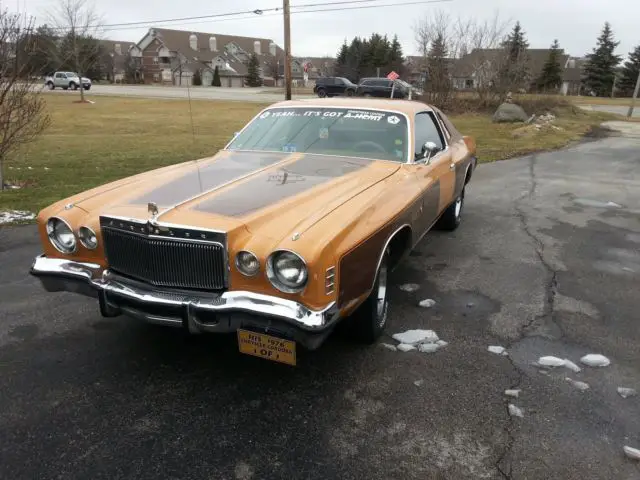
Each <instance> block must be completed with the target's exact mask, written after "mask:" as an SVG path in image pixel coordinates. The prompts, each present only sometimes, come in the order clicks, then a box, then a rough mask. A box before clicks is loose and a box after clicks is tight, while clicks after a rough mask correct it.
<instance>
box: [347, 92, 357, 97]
mask: <svg viewBox="0 0 640 480" xmlns="http://www.w3.org/2000/svg"><path fill="white" fill-rule="evenodd" d="M354 94H355V92H354V91H353V90H347V97H353V95H354Z"/></svg>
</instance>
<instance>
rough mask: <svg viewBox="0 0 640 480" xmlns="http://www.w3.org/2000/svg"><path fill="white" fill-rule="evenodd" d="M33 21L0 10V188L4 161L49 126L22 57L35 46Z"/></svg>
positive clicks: (37, 88)
mask: <svg viewBox="0 0 640 480" xmlns="http://www.w3.org/2000/svg"><path fill="white" fill-rule="evenodd" d="M32 34H33V23H32V22H28V23H26V24H25V22H23V18H22V17H21V16H20V15H16V14H11V13H8V12H7V11H6V10H2V11H0V190H3V189H4V175H3V173H4V161H5V160H6V158H7V155H9V154H10V153H12V152H14V151H15V150H16V149H18V148H19V147H20V146H21V145H24V144H25V143H28V142H30V141H32V140H34V139H35V138H36V137H37V136H38V135H39V134H40V133H42V132H43V130H44V129H45V128H46V127H47V126H48V125H49V116H48V115H47V114H46V112H45V103H44V99H43V98H42V96H41V94H40V91H41V88H42V87H41V85H40V82H39V79H38V78H37V77H33V76H32V75H31V68H30V66H29V64H28V62H27V61H26V60H27V59H26V58H22V57H23V56H25V55H27V54H28V52H29V48H30V46H33V45H35V41H34V40H33V39H32Z"/></svg>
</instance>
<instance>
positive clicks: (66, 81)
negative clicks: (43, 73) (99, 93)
mask: <svg viewBox="0 0 640 480" xmlns="http://www.w3.org/2000/svg"><path fill="white" fill-rule="evenodd" d="M44 85H45V87H47V88H48V89H49V90H53V89H54V88H56V87H57V88H62V89H63V90H68V89H69V88H70V89H71V90H77V89H78V88H80V85H82V88H84V89H85V90H89V89H90V88H91V80H90V79H88V78H85V77H82V80H81V79H80V77H79V76H78V74H77V73H75V72H55V73H54V74H53V76H51V77H47V78H45V79H44Z"/></svg>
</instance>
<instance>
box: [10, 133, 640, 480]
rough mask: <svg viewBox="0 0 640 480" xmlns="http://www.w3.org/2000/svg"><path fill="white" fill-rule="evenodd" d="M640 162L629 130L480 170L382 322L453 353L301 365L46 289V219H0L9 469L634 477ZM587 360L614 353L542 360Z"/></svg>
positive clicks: (340, 347) (326, 357)
mask: <svg viewBox="0 0 640 480" xmlns="http://www.w3.org/2000/svg"><path fill="white" fill-rule="evenodd" d="M639 168H640V139H638V138H624V137H614V138H607V139H604V140H599V141H593V142H589V143H582V144H580V145H577V146H575V147H573V148H571V149H567V150H563V151H559V152H555V153H548V154H541V155H534V156H531V157H526V158H521V159H516V160H511V161H505V162H499V163H495V164H490V165H482V166H480V167H479V168H478V170H477V172H476V174H475V176H474V178H473V179H472V184H471V187H470V188H469V190H468V192H467V202H466V206H465V211H464V216H465V218H464V220H463V224H462V226H461V227H460V228H459V229H458V231H456V232H454V233H452V234H443V233H433V234H430V235H428V236H427V237H426V238H425V239H424V240H423V241H422V243H421V244H420V245H419V248H418V250H417V251H416V252H414V253H413V254H412V256H410V257H409V258H408V259H407V261H406V262H405V263H404V264H403V265H402V267H401V268H400V269H399V270H398V271H396V273H395V275H394V276H395V283H396V284H397V285H400V284H404V283H407V282H413V283H418V284H419V285H420V289H419V290H418V291H417V292H414V293H407V292H404V291H402V290H400V289H399V288H394V289H393V291H392V302H393V306H392V310H391V320H392V325H391V328H390V333H395V332H400V331H403V330H406V329H409V328H430V329H433V330H435V331H436V332H437V333H438V334H439V336H440V337H441V338H442V339H444V340H446V341H447V342H449V345H448V346H446V347H445V348H443V349H441V350H439V351H438V352H436V353H432V354H426V353H416V352H409V353H401V352H394V351H389V350H387V349H385V348H383V347H381V346H374V347H370V348H362V347H355V346H353V345H351V344H349V342H348V341H347V340H346V339H344V338H342V337H341V336H340V335H335V336H334V337H332V338H331V339H330V341H329V342H328V343H327V344H326V345H325V346H324V347H323V348H322V349H321V350H319V351H317V352H314V353H307V354H303V355H301V358H300V359H299V365H298V367H296V368H290V367H286V366H281V365H278V364H272V363H267V362H266V361H261V360H259V359H255V358H251V357H245V356H241V355H240V354H239V353H237V351H236V349H237V347H236V344H235V339H234V338H233V337H212V336H202V337H191V338H189V337H185V336H182V335H180V333H179V332H176V331H174V330H172V329H164V328H161V327H152V326H147V325H142V324H139V323H137V322H135V321H133V320H128V319H126V318H123V317H120V318H115V319H102V318H100V316H99V314H98V309H97V305H95V304H94V303H93V302H92V301H90V300H88V299H83V298H80V297H76V296H73V295H71V294H65V293H59V294H46V293H44V292H43V290H42V289H41V288H40V286H39V285H38V283H37V281H36V280H35V279H33V278H31V277H30V276H29V275H27V271H28V268H29V266H30V263H31V260H32V258H33V257H34V256H35V255H36V254H37V253H38V252H39V245H38V240H37V238H36V236H35V229H34V228H33V227H30V226H29V227H7V228H2V229H0V459H1V461H0V477H2V478H11V479H22V478H25V479H26V478H47V479H49V478H64V479H76V478H77V479H84V478H93V479H103V478H104V479H117V478H127V479H131V478H149V479H151V478H153V479H155V478H176V479H177V478H188V479H271V478H273V479H277V478H295V479H298V478H300V479H327V478H340V479H400V478H402V479H426V478H429V479H430V478H446V479H466V478H469V479H478V478H513V479H548V478H554V479H560V478H561V479H574V478H575V479H613V478H616V479H625V480H626V479H632V478H640V467H639V466H638V462H634V461H632V460H629V459H627V458H625V456H624V455H623V453H622V448H623V446H624V445H629V446H632V447H636V448H640V396H636V397H629V398H626V399H625V398H622V397H621V396H620V395H618V393H617V392H616V389H617V388H618V387H631V388H636V389H638V390H640V326H639V325H640V316H639V314H638V312H640V295H638V293H639V290H638V285H639V284H640V176H639V175H638V171H639ZM425 298H432V299H434V300H435V301H436V302H437V303H436V305H435V306H434V307H433V308H429V309H424V308H420V307H418V306H417V303H418V301H419V300H422V299H425ZM385 341H386V342H388V343H395V342H394V341H393V340H391V339H386V340H385ZM489 345H500V346H504V347H506V348H507V349H508V352H509V355H508V356H500V355H495V354H492V353H489V352H488V351H487V347H488V346H489ZM587 353H599V354H603V355H606V356H607V357H608V358H609V359H610V360H611V365H610V366H608V367H603V368H589V367H585V368H584V369H583V370H582V371H581V372H579V373H574V372H572V371H570V370H568V369H566V368H558V369H555V370H552V371H550V372H544V371H541V370H540V369H538V368H536V367H534V366H533V365H532V362H534V361H536V360H537V359H538V357H540V356H542V355H554V356H557V357H560V358H563V359H564V358H569V359H571V360H573V361H574V362H576V363H578V361H579V359H580V357H581V356H582V355H584V354H587ZM566 377H568V378H571V379H573V380H579V381H582V382H585V383H587V384H588V385H589V387H590V388H589V389H588V390H585V391H583V390H579V389H578V388H576V387H575V386H574V384H573V383H571V382H569V381H567V380H566V379H565V378H566ZM508 388H515V389H519V390H521V391H520V395H519V397H518V398H516V399H513V398H512V399H511V402H513V403H514V404H515V405H516V406H518V407H519V408H520V409H521V410H522V412H523V417H522V418H519V417H511V416H509V413H508V409H507V404H508V401H507V397H505V396H504V390H505V389H508Z"/></svg>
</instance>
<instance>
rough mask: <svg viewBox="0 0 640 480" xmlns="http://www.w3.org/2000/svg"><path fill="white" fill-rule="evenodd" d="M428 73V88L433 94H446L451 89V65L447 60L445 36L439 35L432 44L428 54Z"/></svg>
mask: <svg viewBox="0 0 640 480" xmlns="http://www.w3.org/2000/svg"><path fill="white" fill-rule="evenodd" d="M427 71H428V73H429V81H428V85H427V88H428V90H429V91H432V92H444V91H448V89H449V82H450V79H449V65H448V60H447V46H446V44H445V40H444V36H443V35H442V33H438V35H437V36H436V38H435V39H434V40H433V42H431V49H430V50H429V53H428V54H427Z"/></svg>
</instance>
